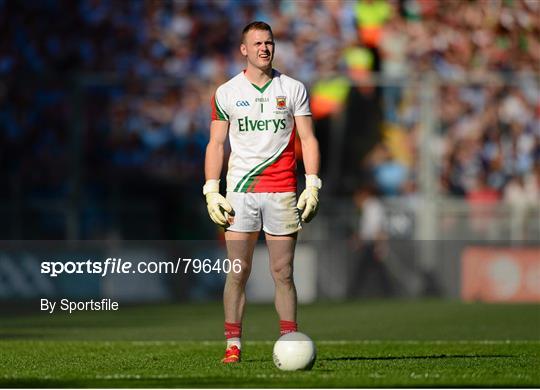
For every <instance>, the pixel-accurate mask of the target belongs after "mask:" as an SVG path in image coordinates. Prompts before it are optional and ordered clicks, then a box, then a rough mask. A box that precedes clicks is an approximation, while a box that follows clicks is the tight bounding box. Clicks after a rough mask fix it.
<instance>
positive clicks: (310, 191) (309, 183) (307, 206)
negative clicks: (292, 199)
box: [296, 175, 322, 222]
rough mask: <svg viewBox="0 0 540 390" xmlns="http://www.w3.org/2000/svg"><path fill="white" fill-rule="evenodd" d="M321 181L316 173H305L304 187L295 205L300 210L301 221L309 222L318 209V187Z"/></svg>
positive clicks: (319, 187)
mask: <svg viewBox="0 0 540 390" xmlns="http://www.w3.org/2000/svg"><path fill="white" fill-rule="evenodd" d="M321 187H322V181H321V179H319V177H318V176H317V175H306V189H305V190H304V191H303V192H302V194H301V195H300V198H299V199H298V204H297V205H296V207H297V208H298V209H300V210H301V211H302V222H309V221H311V220H312V219H313V217H315V215H317V211H318V210H319V189H321Z"/></svg>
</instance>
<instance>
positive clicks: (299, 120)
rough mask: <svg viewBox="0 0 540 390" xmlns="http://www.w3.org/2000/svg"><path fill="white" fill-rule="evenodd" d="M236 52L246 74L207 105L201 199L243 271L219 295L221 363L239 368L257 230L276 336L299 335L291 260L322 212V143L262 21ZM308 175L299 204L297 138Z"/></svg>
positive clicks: (302, 95) (248, 30)
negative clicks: (266, 261) (305, 225)
mask: <svg viewBox="0 0 540 390" xmlns="http://www.w3.org/2000/svg"><path fill="white" fill-rule="evenodd" d="M240 52H241V54H242V55H243V56H244V58H245V59H246V68H245V69H244V70H243V71H242V72H240V73H239V74H238V75H236V76H235V77H233V78H232V79H230V80H229V81H228V82H226V83H224V84H222V85H221V86H219V87H218V88H217V90H216V93H215V94H214V96H213V98H212V122H211V125H210V141H209V142H208V146H207V148H206V159H205V175H206V184H205V185H204V188H203V193H204V195H205V196H206V202H207V206H208V213H209V215H210V218H211V219H212V220H213V221H214V223H216V224H217V225H219V226H222V227H224V228H225V240H226V244H227V252H228V257H229V258H230V259H240V260H241V264H242V267H241V272H239V273H234V272H230V273H229V274H228V275H227V279H226V282H225V288H224V292H223V305H224V311H225V337H226V339H227V347H226V351H225V357H224V358H223V360H222V361H223V362H224V363H234V362H238V361H240V353H241V348H242V344H241V335H242V317H243V314H244V306H245V302H246V296H245V286H246V283H247V280H248V278H249V274H250V270H251V262H252V257H253V251H254V249H255V244H256V242H257V239H258V236H259V233H260V230H261V228H262V230H263V231H264V234H265V238H266V244H267V246H268V252H269V255H270V270H271V274H272V278H273V280H274V283H275V306H276V310H277V313H278V316H279V319H280V321H279V324H280V331H281V334H285V333H289V332H293V331H296V330H297V323H296V301H297V299H296V288H295V285H294V280H293V260H294V250H295V245H296V237H297V232H298V230H300V229H301V226H302V225H301V224H302V222H309V221H310V220H311V219H312V218H313V217H314V216H315V214H316V213H317V209H318V207H319V189H320V188H321V180H320V179H319V178H318V176H317V175H318V171H319V161H320V155H319V144H318V142H317V139H316V138H315V136H314V132H313V122H312V118H311V112H310V109H309V99H308V95H307V91H306V88H305V87H304V85H303V84H302V83H300V82H299V81H297V80H294V79H292V78H290V77H288V76H286V75H284V74H281V73H280V72H278V71H277V70H275V69H273V68H272V60H273V58H274V38H273V34H272V30H271V28H270V26H269V25H268V24H266V23H264V22H253V23H250V24H248V25H247V26H246V27H245V28H244V30H243V32H242V40H241V44H240ZM296 132H298V136H299V137H300V140H301V143H302V154H303V160H304V166H305V169H306V183H305V184H306V187H305V190H304V191H303V192H302V194H301V195H300V198H299V199H298V201H297V199H296V173H295V170H296V158H295V150H294V144H295V136H296ZM227 134H228V136H229V141H230V145H231V155H230V158H229V166H228V170H227V186H226V187H227V196H226V198H225V197H223V196H222V195H220V192H219V178H220V176H221V170H222V163H223V157H224V143H225V140H226V138H227Z"/></svg>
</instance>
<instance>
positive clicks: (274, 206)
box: [261, 192, 302, 236]
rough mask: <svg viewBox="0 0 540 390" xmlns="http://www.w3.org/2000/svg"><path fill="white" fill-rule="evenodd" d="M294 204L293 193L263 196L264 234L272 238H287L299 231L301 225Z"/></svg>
mask: <svg viewBox="0 0 540 390" xmlns="http://www.w3.org/2000/svg"><path fill="white" fill-rule="evenodd" d="M296 203H297V200H296V193H294V192H274V193H267V194H264V197H263V199H262V200H261V215H262V222H263V230H264V232H265V233H267V234H269V235H272V236H287V235H290V234H293V233H296V232H297V231H299V230H300V229H301V228H302V225H301V223H300V215H299V213H298V209H297V208H296Z"/></svg>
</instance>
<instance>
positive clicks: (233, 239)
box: [225, 230, 259, 270]
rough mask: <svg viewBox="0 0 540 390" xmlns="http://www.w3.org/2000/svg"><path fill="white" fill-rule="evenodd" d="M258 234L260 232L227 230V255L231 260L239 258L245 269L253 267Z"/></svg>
mask: <svg viewBox="0 0 540 390" xmlns="http://www.w3.org/2000/svg"><path fill="white" fill-rule="evenodd" d="M258 236H259V232H233V231H229V230H228V231H226V232H225V243H226V245H227V255H228V257H229V259H230V260H231V261H233V260H236V259H239V260H240V262H241V268H242V269H243V270H245V269H250V268H251V262H252V259H253V251H254V250H255V245H256V244H257V238H258Z"/></svg>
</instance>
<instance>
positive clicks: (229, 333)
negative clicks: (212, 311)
mask: <svg viewBox="0 0 540 390" xmlns="http://www.w3.org/2000/svg"><path fill="white" fill-rule="evenodd" d="M235 337H237V338H240V337H242V323H241V322H236V323H235V322H225V338H227V339H232V338H235Z"/></svg>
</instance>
